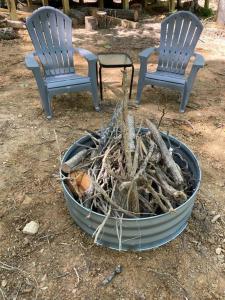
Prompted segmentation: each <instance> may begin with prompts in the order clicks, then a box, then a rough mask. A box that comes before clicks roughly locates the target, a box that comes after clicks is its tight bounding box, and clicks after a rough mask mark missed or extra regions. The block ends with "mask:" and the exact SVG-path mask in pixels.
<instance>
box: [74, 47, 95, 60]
mask: <svg viewBox="0 0 225 300" xmlns="http://www.w3.org/2000/svg"><path fill="white" fill-rule="evenodd" d="M74 51H75V52H77V53H78V54H79V55H80V56H82V57H84V58H85V59H86V60H87V61H90V62H91V61H94V62H97V60H98V58H97V56H96V55H95V54H93V53H92V52H90V51H88V50H86V49H83V48H74Z"/></svg>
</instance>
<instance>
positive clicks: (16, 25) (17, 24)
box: [6, 20, 26, 29]
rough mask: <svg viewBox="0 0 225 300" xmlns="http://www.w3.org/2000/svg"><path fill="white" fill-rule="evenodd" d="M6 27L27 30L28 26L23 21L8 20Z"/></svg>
mask: <svg viewBox="0 0 225 300" xmlns="http://www.w3.org/2000/svg"><path fill="white" fill-rule="evenodd" d="M6 25H7V26H9V27H12V28H17V29H26V26H25V24H24V23H23V22H21V21H13V20H6Z"/></svg>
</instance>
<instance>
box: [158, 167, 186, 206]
mask: <svg viewBox="0 0 225 300" xmlns="http://www.w3.org/2000/svg"><path fill="white" fill-rule="evenodd" d="M155 170H156V177H157V178H158V180H159V182H160V184H161V186H162V188H163V190H164V191H165V192H166V194H168V195H170V196H172V197H173V198H174V199H175V200H179V199H180V200H182V201H186V200H187V196H186V194H185V193H184V192H183V191H178V190H176V189H175V188H174V187H173V186H171V185H169V184H168V183H167V181H166V179H165V176H166V175H165V174H164V173H163V171H162V170H161V169H160V168H159V167H156V168H155ZM164 175H165V176H164Z"/></svg>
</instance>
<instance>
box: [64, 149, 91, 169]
mask: <svg viewBox="0 0 225 300" xmlns="http://www.w3.org/2000/svg"><path fill="white" fill-rule="evenodd" d="M87 153H88V149H83V150H81V151H80V152H78V153H77V154H75V155H74V156H73V157H71V158H70V159H69V160H67V161H66V162H64V163H63V164H62V166H61V169H62V171H63V172H65V173H70V172H71V171H72V170H73V168H74V167H75V166H77V165H78V164H79V163H80V162H81V161H82V160H83V159H84V158H85V156H86V155H87Z"/></svg>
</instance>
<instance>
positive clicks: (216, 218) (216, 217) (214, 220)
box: [211, 214, 221, 223]
mask: <svg viewBox="0 0 225 300" xmlns="http://www.w3.org/2000/svg"><path fill="white" fill-rule="evenodd" d="M220 217H221V216H220V214H218V215H215V216H214V217H213V218H212V220H211V223H216V221H217V220H218V219H219V218H220Z"/></svg>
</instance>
